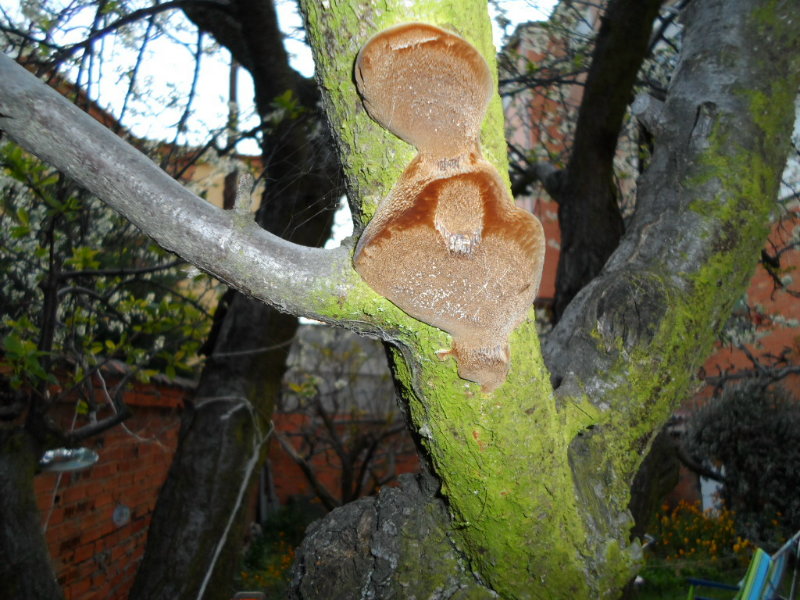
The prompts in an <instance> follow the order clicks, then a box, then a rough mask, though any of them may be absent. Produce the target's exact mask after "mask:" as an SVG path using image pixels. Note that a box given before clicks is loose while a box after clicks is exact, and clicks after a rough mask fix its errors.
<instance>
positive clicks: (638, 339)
mask: <svg viewBox="0 0 800 600" xmlns="http://www.w3.org/2000/svg"><path fill="white" fill-rule="evenodd" d="M601 287H602V290H601V291H600V293H598V294H597V295H596V300H595V302H594V309H593V310H592V311H591V312H592V313H593V317H594V318H593V320H594V321H595V323H596V326H597V332H598V334H599V335H600V338H601V340H602V343H603V345H604V346H605V348H606V350H607V351H609V352H610V351H613V350H615V349H617V350H626V351H631V350H633V349H634V348H635V347H636V346H638V345H641V344H646V343H648V342H650V341H651V340H652V339H653V337H654V335H655V333H656V331H657V329H658V326H659V324H660V323H661V320H662V318H663V317H664V314H665V313H666V310H667V289H666V285H665V284H664V282H663V281H662V280H661V278H660V277H658V276H657V275H655V274H653V273H648V272H643V271H639V272H633V273H625V274H614V275H611V276H609V277H608V280H607V282H606V283H605V285H602V286H601Z"/></svg>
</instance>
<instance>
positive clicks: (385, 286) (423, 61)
mask: <svg viewBox="0 0 800 600" xmlns="http://www.w3.org/2000/svg"><path fill="white" fill-rule="evenodd" d="M355 77H356V82H357V84H358V89H359V92H360V94H361V96H362V98H363V100H364V106H365V107H366V109H367V111H368V112H369V114H370V116H372V117H373V118H374V119H375V120H376V121H377V122H379V123H380V124H381V125H383V126H384V127H385V128H386V129H388V130H389V131H391V132H392V133H394V134H395V135H397V136H398V137H400V138H402V139H403V140H405V141H407V142H409V143H410V144H413V145H414V146H415V147H416V148H417V151H418V154H417V156H416V157H415V158H414V160H412V161H411V164H409V166H408V167H407V168H406V170H405V172H404V173H403V175H402V176H401V177H400V179H399V181H398V182H397V184H396V185H395V186H394V188H393V189H392V191H391V192H390V194H389V195H388V196H387V197H386V198H385V199H384V200H383V201H382V202H381V204H380V206H379V207H378V210H377V212H376V214H375V217H374V218H373V219H372V221H371V222H370V223H369V225H368V226H367V228H366V230H365V231H364V234H363V236H362V237H361V239H360V240H359V243H358V246H357V248H356V252H355V259H354V262H355V268H356V271H358V273H359V274H360V275H361V277H363V278H364V280H365V281H366V282H367V283H368V284H369V285H370V286H371V287H372V288H373V289H374V290H375V291H377V292H378V293H379V294H381V295H383V296H384V297H386V298H387V299H389V300H390V301H391V302H393V303H394V304H396V305H397V306H399V307H400V308H401V309H403V310H404V311H405V312H407V313H408V314H409V315H411V316H412V317H414V318H417V319H419V320H421V321H424V322H425V323H428V324H430V325H433V326H435V327H438V328H440V329H443V330H444V331H446V332H447V333H449V334H450V335H452V336H453V347H452V350H451V351H449V352H447V353H445V355H446V354H450V353H452V354H453V355H454V356H455V358H456V361H457V363H458V373H459V375H460V376H461V377H463V378H464V379H468V380H471V381H475V382H478V383H480V384H481V385H482V386H483V390H484V391H487V392H489V391H492V390H493V389H494V388H496V387H497V386H499V385H500V384H502V383H503V381H505V378H506V375H507V373H508V368H509V349H508V336H509V334H510V333H511V332H512V331H513V329H514V328H515V327H516V326H517V325H518V324H519V323H521V322H522V321H523V320H524V319H525V315H526V314H527V312H528V310H529V308H530V306H531V304H532V303H533V300H534V298H535V296H536V292H537V291H538V288H539V281H540V279H541V271H542V263H543V259H544V234H543V232H542V226H541V224H540V223H539V221H538V219H536V217H534V216H533V215H531V214H530V213H528V212H526V211H524V210H522V209H520V208H517V207H516V206H515V205H514V202H513V200H512V199H511V196H510V195H509V193H508V190H507V189H506V186H505V184H504V182H503V180H502V179H501V178H500V175H499V173H498V172H497V170H496V169H495V168H494V167H493V166H492V165H491V164H490V163H489V162H488V161H487V160H485V159H484V158H483V156H482V155H481V150H480V145H479V134H480V127H481V123H482V121H483V118H484V114H485V112H486V107H487V105H488V102H489V99H490V97H491V94H492V79H491V74H490V72H489V68H488V66H487V65H486V61H484V59H483V57H482V56H481V55H480V54H479V53H478V51H477V50H476V49H475V48H474V47H473V46H472V45H471V44H469V43H468V42H467V41H465V40H464V39H462V38H460V37H458V36H457V35H454V34H452V33H448V32H446V31H444V30H442V29H440V28H438V27H434V26H433V25H427V24H422V23H410V24H405V25H399V26H397V27H393V28H391V29H387V30H386V31H383V32H381V33H379V34H378V35H376V36H374V37H373V38H371V39H370V40H369V41H368V42H367V43H366V45H365V46H364V48H362V50H361V52H360V53H359V55H358V58H357V59H356V67H355Z"/></svg>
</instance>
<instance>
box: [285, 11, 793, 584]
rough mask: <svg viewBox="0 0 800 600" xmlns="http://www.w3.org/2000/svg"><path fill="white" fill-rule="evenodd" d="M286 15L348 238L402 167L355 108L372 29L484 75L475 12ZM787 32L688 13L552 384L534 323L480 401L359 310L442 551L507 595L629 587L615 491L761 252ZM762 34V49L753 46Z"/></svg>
mask: <svg viewBox="0 0 800 600" xmlns="http://www.w3.org/2000/svg"><path fill="white" fill-rule="evenodd" d="M301 4H302V6H303V9H304V11H305V13H306V16H307V27H308V31H309V36H310V39H311V42H312V45H313V46H314V47H315V49H316V52H315V58H316V60H317V68H318V78H319V81H320V84H321V86H322V89H323V90H325V91H326V95H325V98H326V101H327V109H328V112H329V115H330V118H331V120H332V122H333V125H334V130H335V131H337V132H338V135H339V149H340V152H341V153H342V156H343V159H344V162H345V168H346V171H347V174H348V184H349V189H350V192H351V193H350V200H351V203H353V204H354V214H356V215H359V217H360V218H361V219H362V221H361V223H360V224H361V225H362V226H363V221H364V220H366V219H367V216H368V215H370V214H371V213H372V212H373V210H374V205H375V202H376V201H378V200H379V199H380V198H382V197H384V196H385V195H386V194H387V193H388V191H389V189H390V188H391V186H392V184H393V182H394V181H396V179H397V177H398V175H399V173H400V171H401V170H402V169H403V167H404V166H405V165H406V164H407V163H408V160H409V158H410V157H411V156H412V155H413V150H412V149H410V148H409V147H408V146H406V145H405V144H403V143H402V142H400V141H399V140H397V139H396V138H394V137H393V136H392V135H391V134H390V133H388V132H386V131H385V130H384V129H382V128H381V127H380V126H379V125H377V124H376V123H374V122H373V121H371V120H370V118H369V117H368V116H367V115H366V113H365V112H364V111H363V110H362V108H361V105H360V102H359V99H358V97H357V94H356V90H355V88H354V86H353V85H352V82H351V79H352V75H351V73H352V60H353V57H354V56H355V54H356V53H357V52H358V50H359V48H360V47H361V45H363V43H364V42H365V41H366V40H367V39H368V38H369V37H370V36H371V35H373V34H375V33H377V32H378V31H381V30H382V29H385V28H387V27H390V26H392V25H395V24H397V23H400V22H406V21H424V22H430V23H434V24H438V25H441V26H445V27H451V28H453V29H455V30H456V31H457V32H458V33H460V34H461V35H462V36H464V37H466V38H467V39H468V40H470V41H471V42H472V43H473V44H474V45H476V46H477V47H478V48H479V49H480V50H481V51H482V52H483V53H484V55H485V56H486V58H487V60H489V61H490V62H491V61H492V59H493V56H492V46H491V42H490V31H489V23H488V22H487V19H486V15H485V3H484V2H479V1H475V2H462V1H452V2H424V1H423V2H416V3H413V6H411V7H409V6H408V3H406V2H400V1H398V2H391V1H390V2H386V3H382V4H381V6H380V7H379V8H375V7H373V6H372V4H373V3H369V2H357V1H351V2H331V3H324V4H325V5H324V6H321V5H320V3H317V2H312V1H310V0H308V1H305V2H302V3H301ZM792 16H793V15H792V13H791V8H790V3H789V2H762V3H758V2H741V1H740V2H720V1H704V2H703V1H698V2H695V3H694V5H693V7H692V8H691V9H690V10H689V12H688V15H687V20H686V22H687V34H686V38H685V40H684V48H683V59H682V62H681V65H680V67H679V69H678V71H677V73H676V75H675V79H674V82H673V85H672V87H671V89H670V94H669V97H668V98H667V101H666V103H665V105H664V106H663V112H662V114H661V116H660V120H659V122H660V123H661V127H660V129H659V130H658V131H655V132H654V133H655V135H656V136H657V144H656V151H655V155H654V156H653V160H652V164H651V167H650V169H649V170H648V173H647V175H646V176H645V177H644V178H643V180H642V182H641V184H640V192H639V199H638V205H637V206H638V208H637V212H636V215H635V216H634V219H633V221H632V223H631V226H630V230H629V232H628V233H627V234H626V235H625V237H624V238H623V241H622V243H621V245H620V247H619V248H618V249H617V251H616V252H615V253H614V254H613V256H612V257H611V259H610V261H609V262H608V264H607V265H606V267H605V269H604V270H603V272H602V273H601V275H600V276H599V277H598V278H596V279H595V280H594V281H593V282H592V284H591V285H590V286H588V287H587V288H586V289H585V290H584V291H583V293H582V294H581V295H580V296H579V297H578V299H577V300H576V301H575V302H574V303H573V305H572V306H571V307H570V308H569V309H568V310H567V311H566V312H565V314H564V318H563V320H562V322H561V323H560V324H559V326H558V328H557V329H556V330H555V331H554V332H553V333H552V334H551V335H550V337H549V339H548V340H547V345H546V347H545V353H544V360H546V361H547V365H548V367H549V371H548V369H546V368H545V367H544V366H543V357H542V354H541V353H540V351H539V347H538V344H537V342H536V336H535V333H534V329H533V323H532V319H531V320H530V321H528V322H527V323H525V324H524V325H523V326H522V327H520V328H519V329H518V330H517V332H516V333H515V335H514V336H513V337H512V365H513V367H512V371H511V375H510V377H509V379H508V381H507V383H506V384H505V385H503V386H502V387H501V388H500V389H499V390H497V391H496V392H495V393H494V394H492V395H485V394H481V393H480V392H479V391H478V390H477V389H476V386H473V385H467V384H466V383H465V382H464V381H461V380H459V379H458V378H457V377H455V376H454V374H453V369H452V365H441V364H438V363H437V362H436V360H435V359H434V352H435V351H436V350H437V349H438V348H442V347H447V343H448V340H447V339H446V336H443V335H442V334H441V333H440V332H438V331H434V330H431V329H430V328H428V327H426V326H424V325H421V324H413V325H410V324H409V323H408V321H407V320H402V321H397V320H395V317H396V315H394V314H393V313H392V312H391V311H381V310H380V307H379V305H378V306H376V308H375V310H374V312H373V313H372V314H374V315H375V317H376V318H377V319H378V322H379V323H380V324H381V329H382V330H383V331H384V332H385V333H384V335H383V337H384V339H385V340H387V341H389V342H390V343H391V344H392V348H393V349H392V351H391V352H392V354H393V358H394V362H395V375H396V378H397V381H398V384H399V386H400V388H401V390H402V393H403V397H404V400H405V401H406V402H407V403H408V408H409V412H410V414H411V417H412V421H413V423H414V426H415V428H416V429H417V432H418V433H419V434H420V438H421V440H422V445H423V446H424V448H425V451H426V454H427V457H428V458H429V461H430V465H431V466H432V470H433V471H434V472H435V473H436V475H437V476H438V477H439V479H440V480H441V493H442V495H443V496H444V497H445V499H446V502H447V506H448V509H449V512H450V516H451V519H452V523H451V527H452V530H451V535H452V537H453V538H454V539H455V541H456V545H457V546H458V547H459V548H460V549H461V550H463V551H464V552H465V553H466V555H467V556H468V559H469V564H470V565H471V567H472V568H474V569H475V570H476V571H477V572H478V573H479V574H480V576H481V577H483V578H484V579H485V581H486V582H487V583H488V585H489V586H490V587H491V588H492V589H494V590H496V591H498V592H499V593H500V594H501V595H502V596H503V597H509V598H528V597H536V598H539V597H541V598H555V597H559V598H582V597H587V598H588V597H591V598H597V597H615V596H616V595H618V594H619V591H620V589H621V588H622V586H623V585H624V584H625V583H626V581H627V580H628V579H629V578H630V577H631V575H632V574H633V572H634V569H635V567H636V563H637V560H638V554H639V548H638V545H637V543H636V542H633V543H631V542H630V541H629V539H628V532H629V529H630V525H631V520H630V516H629V512H628V503H629V499H630V485H631V482H632V480H633V477H634V475H635V474H636V471H637V469H638V466H639V464H640V462H641V460H642V457H643V456H644V454H646V452H647V449H648V447H649V444H650V441H651V440H652V438H653V436H654V435H655V432H657V431H658V430H659V428H660V425H661V424H662V423H663V422H664V421H665V419H666V418H667V417H668V415H669V414H670V413H671V411H672V410H673V409H674V408H675V407H676V406H677V404H678V403H679V402H680V401H681V400H682V399H683V398H684V397H685V396H686V394H688V393H689V391H690V387H691V384H692V379H693V374H694V373H695V371H696V369H697V367H698V366H699V365H700V364H701V362H702V360H703V359H704V358H705V356H706V355H707V353H708V352H709V351H710V348H711V344H712V343H713V340H714V339H715V336H716V334H717V332H718V331H719V328H720V326H721V325H722V324H723V323H724V321H725V319H726V317H727V315H728V314H729V312H730V310H731V307H732V305H733V303H734V302H735V301H736V299H738V298H739V297H740V295H741V294H742V293H743V291H744V289H745V286H746V284H747V282H748V281H749V277H750V275H751V274H752V271H753V269H754V267H755V263H756V260H757V256H758V251H759V249H760V247H761V245H762V244H763V242H764V239H765V237H766V232H767V224H768V220H769V214H770V211H771V209H772V206H773V202H774V199H775V197H776V193H777V185H778V181H779V177H780V173H781V171H782V167H783V164H784V161H785V157H786V151H787V148H788V147H787V141H788V140H787V133H788V131H789V130H790V129H791V123H792V118H793V100H794V93H795V91H796V89H797V65H798V61H797V52H798V40H797V34H796V33H795V30H794V28H793V24H792V23H791V18H792ZM765 36H766V37H768V38H769V44H767V43H762V44H760V45H759V44H755V40H758V39H763V38H764V37H765ZM749 42H753V43H752V44H751V43H749ZM767 46H769V48H767ZM778 47H780V48H782V50H777V48H778ZM767 98H769V99H773V101H774V104H773V105H771V106H770V107H769V110H766V111H765V109H766V106H765V105H764V102H765V100H766V99H767ZM499 112H500V106H499V102H495V103H494V104H493V105H492V107H491V114H490V115H489V117H488V118H487V120H486V124H485V127H484V130H483V138H482V143H483V145H484V147H485V149H486V150H487V155H489V156H490V157H491V158H492V159H493V160H494V161H495V162H496V164H497V166H498V168H499V169H500V170H501V172H505V171H506V169H505V163H504V154H503V151H502V150H503V141H502V139H501V129H500V127H498V126H497V124H498V122H499V119H500V115H499ZM357 226H358V224H357ZM551 377H552V381H554V382H556V384H557V389H555V390H553V388H552V387H551V385H550V381H551ZM420 567H421V568H422V565H420ZM298 578H299V579H301V578H302V574H298Z"/></svg>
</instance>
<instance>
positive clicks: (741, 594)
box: [686, 548, 772, 600]
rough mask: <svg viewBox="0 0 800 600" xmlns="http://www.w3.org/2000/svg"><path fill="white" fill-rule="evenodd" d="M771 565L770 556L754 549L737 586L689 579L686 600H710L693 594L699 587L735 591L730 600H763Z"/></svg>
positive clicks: (759, 549)
mask: <svg viewBox="0 0 800 600" xmlns="http://www.w3.org/2000/svg"><path fill="white" fill-rule="evenodd" d="M771 565H772V558H771V557H770V555H769V554H767V553H766V552H764V551H763V550H762V549H761V548H756V551H755V552H754V553H753V558H752V559H750V565H749V566H748V567H747V573H745V575H744V579H742V581H741V582H740V583H739V585H730V584H728V583H720V582H718V581H711V580H710V579H696V578H689V580H688V581H689V595H688V596H687V597H686V600H710V599H709V598H706V597H703V596H697V595H696V594H695V592H696V589H697V588H699V587H707V588H716V589H721V590H731V591H736V595H735V596H733V598H732V600H763V598H764V593H765V591H766V589H767V581H768V576H769V573H770V566H771Z"/></svg>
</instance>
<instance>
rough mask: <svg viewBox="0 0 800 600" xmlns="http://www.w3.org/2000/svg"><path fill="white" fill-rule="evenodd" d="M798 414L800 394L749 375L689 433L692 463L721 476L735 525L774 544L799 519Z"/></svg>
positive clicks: (699, 416)
mask: <svg viewBox="0 0 800 600" xmlns="http://www.w3.org/2000/svg"><path fill="white" fill-rule="evenodd" d="M798 421H800V406H798V403H797V398H794V397H792V396H791V394H790V393H789V392H788V391H787V390H786V389H785V388H783V387H782V386H781V385H780V384H775V383H773V382H771V381H769V380H768V379H764V378H751V379H746V380H744V381H741V382H737V383H732V384H730V385H728V386H725V387H724V388H723V390H722V392H721V393H720V394H719V395H718V396H716V397H715V398H713V399H712V400H710V401H709V402H708V403H707V404H705V405H704V406H702V407H700V408H699V409H697V411H696V412H695V413H694V414H693V415H692V417H691V419H690V421H689V423H688V427H687V432H686V434H685V436H684V449H685V451H686V452H687V453H688V454H689V456H690V457H691V459H692V463H693V464H698V465H700V466H701V467H703V468H702V474H703V475H706V476H711V477H712V478H713V479H715V480H716V481H719V482H720V483H721V484H722V486H721V488H720V491H719V494H720V500H722V502H723V505H724V506H725V507H726V508H728V509H730V510H732V511H733V512H734V518H735V520H736V525H737V529H738V530H739V531H740V532H742V533H743V534H745V535H747V537H748V539H751V540H756V541H758V542H760V543H761V544H766V545H768V546H777V545H778V544H779V543H780V542H781V541H782V540H783V539H786V538H788V537H791V535H792V534H793V533H795V532H796V531H797V528H798V524H799V523H800V503H798V501H797V498H796V494H794V493H793V490H795V489H797V485H798V472H797V469H796V465H797V456H796V453H797V448H798V441H799V440H797V439H796V438H797V431H798V430H799V428H798V425H800V423H798ZM776 525H777V527H776ZM776 529H777V531H776ZM776 533H778V534H779V535H782V536H784V537H779V536H776ZM776 537H777V538H778V539H776Z"/></svg>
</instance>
